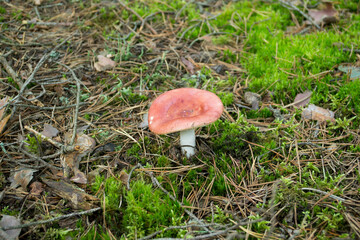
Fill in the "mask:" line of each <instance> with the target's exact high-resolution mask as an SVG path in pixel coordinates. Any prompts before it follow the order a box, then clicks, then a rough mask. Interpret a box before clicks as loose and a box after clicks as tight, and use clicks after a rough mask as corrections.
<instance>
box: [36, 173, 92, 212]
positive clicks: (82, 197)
mask: <svg viewBox="0 0 360 240" xmlns="http://www.w3.org/2000/svg"><path fill="white" fill-rule="evenodd" d="M41 180H42V181H43V182H44V183H45V184H46V185H48V186H49V187H50V188H51V191H53V192H54V193H55V194H56V195H58V196H60V197H61V198H63V199H66V200H69V201H70V203H71V205H72V206H73V208H75V209H84V210H89V209H92V208H94V207H95V204H94V201H98V198H96V197H94V196H92V195H90V194H87V193H86V192H85V191H84V190H83V189H81V188H79V187H77V186H76V185H74V184H71V183H67V182H65V181H53V180H49V179H46V178H42V179H41Z"/></svg>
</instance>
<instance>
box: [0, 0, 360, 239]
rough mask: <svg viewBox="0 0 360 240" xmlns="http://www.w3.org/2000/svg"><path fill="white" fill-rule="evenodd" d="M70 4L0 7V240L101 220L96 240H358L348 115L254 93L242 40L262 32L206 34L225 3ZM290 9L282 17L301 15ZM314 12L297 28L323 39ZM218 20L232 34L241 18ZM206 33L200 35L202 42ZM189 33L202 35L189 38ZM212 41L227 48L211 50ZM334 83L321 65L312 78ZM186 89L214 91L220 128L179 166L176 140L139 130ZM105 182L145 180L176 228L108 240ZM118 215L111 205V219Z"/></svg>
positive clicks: (267, 91)
mask: <svg viewBox="0 0 360 240" xmlns="http://www.w3.org/2000/svg"><path fill="white" fill-rule="evenodd" d="M35 2H36V1H35ZM80 2H81V3H80ZM80 2H78V1H73V2H67V1H43V2H41V4H39V5H35V4H34V2H33V1H26V2H25V3H23V1H4V2H2V3H1V4H0V6H1V7H2V9H4V11H5V12H3V13H2V15H1V17H2V20H1V22H0V46H1V48H0V85H1V92H0V96H1V99H2V100H1V102H0V106H1V110H0V119H1V122H0V132H1V135H0V141H1V142H0V147H1V150H2V152H1V154H0V172H1V175H0V189H1V194H0V203H1V211H2V214H3V215H4V216H6V218H5V220H4V223H0V226H1V228H0V238H3V239H12V238H16V237H18V236H19V238H20V239H40V238H41V237H44V238H52V237H53V239H54V238H55V237H54V236H55V235H54V236H53V235H51V236H49V235H47V234H46V232H47V231H50V230H49V229H75V230H73V231H77V230H78V229H79V228H78V227H77V226H76V223H77V222H79V219H80V220H81V224H82V225H83V227H84V229H83V231H80V230H79V231H78V233H77V235H76V234H75V235H72V236H73V237H77V238H79V239H80V237H84V239H87V238H85V236H86V234H87V232H90V231H92V229H93V227H94V226H97V225H101V226H102V232H103V233H106V234H107V235H106V237H104V236H103V235H101V237H100V235H98V236H99V238H98V239H101V238H103V239H118V238H120V237H122V238H124V239H127V238H129V239H133V238H139V237H143V238H142V239H152V238H156V236H157V235H158V234H163V233H164V232H170V231H174V230H179V229H180V230H181V229H185V230H186V231H187V232H186V233H187V235H188V236H190V237H192V239H210V238H219V239H225V238H226V239H236V238H253V239H256V238H264V239H302V238H303V239H315V238H316V236H317V235H321V236H323V237H324V238H325V237H327V238H339V237H340V236H342V234H348V235H346V236H345V237H347V239H355V238H357V237H360V220H359V217H360V215H359V212H360V199H359V176H360V175H359V171H360V165H359V164H360V163H359V151H358V150H357V149H358V146H359V139H360V138H359V130H358V127H356V126H357V124H356V123H354V124H353V123H352V122H351V121H350V120H349V119H351V117H354V116H357V114H358V112H356V110H354V109H352V110H349V111H347V112H346V113H344V114H343V113H342V110H340V109H339V111H336V112H335V113H334V112H333V111H331V110H329V109H330V106H329V104H326V103H325V104H323V105H322V107H323V108H322V107H318V106H316V105H314V104H310V105H308V104H309V101H310V98H311V94H312V92H311V91H298V93H300V94H301V95H297V97H296V98H294V97H291V98H290V97H289V98H287V99H281V100H279V99H277V100H275V98H274V96H273V92H272V90H271V87H272V86H273V84H270V85H266V86H265V85H264V87H263V88H261V89H258V91H257V93H254V92H252V91H253V89H251V88H250V89H249V82H250V81H251V79H250V77H249V76H250V74H249V72H248V70H247V69H246V68H245V67H244V66H243V65H241V64H240V61H239V59H238V57H239V56H244V58H246V57H245V56H247V55H246V54H247V52H251V51H252V49H251V47H248V46H247V45H246V41H247V37H248V36H249V35H250V34H251V31H255V30H254V28H255V27H256V25H258V24H260V23H261V21H256V22H254V23H253V25H250V26H249V28H248V29H247V31H249V32H246V31H245V32H244V33H243V34H242V35H238V36H234V33H228V32H222V31H221V30H219V29H217V27H216V26H215V25H213V24H212V23H211V20H213V19H216V18H217V17H218V16H219V14H220V13H219V12H220V11H221V9H222V7H224V6H225V5H226V4H230V3H223V2H222V1H217V2H216V4H215V5H214V6H205V5H202V4H203V3H202V2H199V3H194V1H190V2H188V3H186V4H184V5H183V6H182V8H178V9H175V8H174V7H173V6H172V5H170V3H165V2H164V3H162V2H161V1H159V2H160V3H162V4H164V5H169V6H167V7H168V8H169V9H172V10H171V11H170V10H167V11H165V10H161V9H160V8H159V9H158V10H156V11H153V10H152V11H151V12H148V13H147V14H143V15H139V13H138V12H137V11H136V9H138V8H139V7H138V6H137V5H136V4H132V3H123V2H121V1H118V2H111V1H104V2H102V1H94V2H93V1H91V3H83V2H82V1H80ZM282 2H283V1H280V3H282ZM139 4H140V5H142V4H143V5H144V6H147V7H149V6H148V5H147V3H146V1H145V2H141V3H139ZM192 4H195V9H197V11H201V7H204V6H205V7H206V8H207V9H208V10H209V12H211V13H212V14H211V15H206V14H207V13H208V12H207V11H206V12H203V13H202V14H201V18H199V19H188V18H189V17H188V15H187V14H188V12H187V14H184V11H187V8H188V7H189V6H190V5H192ZM264 4H270V3H264ZM271 4H275V3H271ZM135 5H136V6H135ZM280 5H281V4H280ZM283 6H284V5H283ZM293 6H294V5H293V3H291V5H289V3H287V4H285V9H288V11H291V14H292V17H293V18H296V16H297V17H299V16H298V15H294V14H299V13H298V12H297V11H296V9H295V10H294V8H293ZM327 6H328V5H327ZM134 9H135V10H134ZM330 10H331V13H332V11H334V9H333V8H330V7H329V8H328V9H327V10H326V9H325V10H324V11H327V12H326V13H327V14H328V15H329V14H330V13H328V12H329V11H330ZM319 12H320V13H321V11H320V10H319V11H315V10H312V13H313V14H317V15H316V19H315V20H316V21H315V22H313V23H311V22H310V24H309V23H305V22H304V24H303V25H301V26H300V24H299V23H298V22H297V24H298V25H299V26H297V27H298V28H297V30H296V31H295V32H293V33H294V34H298V33H299V32H300V31H303V30H304V29H305V30H304V31H303V32H302V33H301V34H305V33H306V32H311V31H313V32H316V31H318V30H319V29H324V22H321V19H322V18H321V16H318V15H319V14H320V13H319ZM251 14H259V15H261V14H263V13H261V12H257V10H253V11H252V12H251ZM302 14H306V13H300V16H301V15H302ZM337 14H338V13H337ZM337 14H336V16H335V15H334V14H333V15H334V16H333V15H331V14H330V15H331V17H334V18H335V17H338V15H337ZM124 16H126V18H125V17H124ZM306 16H308V15H307V14H306ZM249 18H250V16H249ZM310 19H311V18H310ZM266 21H267V20H266ZM228 24H229V26H232V27H233V28H234V29H235V30H236V29H237V28H239V27H238V25H237V22H236V14H233V15H232V16H231V21H229V22H228ZM306 24H309V25H306ZM305 26H306V27H305ZM203 28H206V29H210V30H211V31H210V33H207V34H201V29H203ZM194 29H200V30H198V32H199V34H198V36H197V37H191V36H189V35H187V34H190V33H191V32H192V31H194ZM269 31H270V30H269ZM324 31H325V30H324ZM270 33H271V32H270ZM214 36H229V39H228V40H226V41H225V42H224V43H222V44H214V42H213V41H212V37H214ZM264 42H266V40H264ZM355 50H356V49H353V50H351V52H354V51H355ZM224 52H230V53H231V54H229V55H231V56H230V57H229V58H230V60H229V59H227V58H226V56H225V57H224V54H223V53H224ZM276 54H277V52H276ZM275 59H276V61H282V60H281V59H280V57H279V58H277V55H276V56H275ZM304 62H306V60H304ZM294 64H295V63H294ZM292 71H293V70H292V69H283V70H282V72H285V73H286V74H287V76H288V77H289V79H290V80H291V79H292V78H294V77H296V76H297V75H294V73H292ZM345 72H346V71H345ZM342 74H344V72H341V71H332V70H331V71H330V70H328V71H323V72H320V73H314V74H313V75H311V76H309V78H313V79H316V81H321V80H322V79H325V76H329V75H331V76H332V77H334V78H335V77H339V76H342ZM229 79H233V82H231V84H228V81H229ZM275 83H276V82H275ZM275 83H274V84H275ZM332 84H333V85H332ZM344 84H345V83H344ZM326 85H327V86H329V88H331V89H335V88H339V86H337V85H336V84H334V83H332V82H331V83H330V84H328V83H326ZM181 87H195V88H199V89H207V90H210V91H213V92H215V93H216V94H218V95H220V96H221V99H222V101H223V103H224V105H225V110H224V113H223V114H222V117H221V120H220V121H218V122H217V123H216V124H214V125H213V126H210V127H206V128H203V129H199V130H198V131H197V136H199V137H198V139H197V145H198V149H197V150H198V153H197V155H196V156H194V157H193V158H192V159H190V160H188V159H186V158H184V157H183V156H181V153H180V146H179V139H178V136H177V135H176V134H170V135H168V136H157V135H154V134H152V133H151V132H150V131H149V130H148V129H147V128H146V125H143V124H142V122H143V115H144V114H145V113H146V112H147V110H148V108H149V106H150V104H151V102H152V101H153V99H155V97H156V96H158V95H159V94H160V93H162V92H164V91H167V90H171V89H175V88H181ZM315 89H316V88H315ZM297 90H299V89H297ZM314 91H315V90H314ZM249 93H250V94H249ZM286 94H288V93H286ZM280 95H281V94H280ZM287 96H291V94H290V93H289V94H288V95H287ZM229 97H230V98H231V100H229V101H228V102H226V101H227V100H228V98H229ZM347 100H348V101H352V97H348V98H345V100H344V101H343V102H346V101H347ZM307 105H308V107H307V108H305V106H307ZM294 106H296V107H304V109H305V110H304V111H303V110H301V109H298V108H295V107H294ZM262 111H263V112H262ZM351 111H352V112H351ZM245 114H248V115H245ZM345 114H346V115H345ZM336 116H337V118H336ZM339 116H340V120H341V119H344V116H345V120H342V121H340V122H339V121H337V120H336V119H339ZM346 117H347V118H346ZM356 121H358V119H357V120H356ZM331 122H333V123H331ZM331 127H332V128H331ZM162 157H163V158H162ZM159 159H165V160H164V161H166V164H162V163H161V164H160V160H159ZM161 161H162V160H161ZM140 163H141V164H140ZM100 175H101V176H104V177H105V179H106V178H110V177H114V178H115V179H116V180H118V181H119V182H121V183H122V184H123V186H124V189H127V190H130V189H131V182H132V181H135V180H134V179H145V181H147V182H148V183H151V184H153V188H154V189H159V190H161V192H162V193H163V194H164V196H168V197H169V198H170V199H171V200H172V201H173V202H174V203H176V204H178V205H179V206H180V207H181V209H182V210H181V211H183V213H182V214H181V216H182V217H183V220H182V222H181V224H179V225H178V226H170V225H168V226H162V227H163V228H161V229H160V230H158V231H154V232H152V233H151V234H147V235H146V236H143V235H139V236H131V235H126V234H125V233H123V234H119V233H118V232H117V231H118V230H114V229H112V228H111V226H112V223H111V222H109V220H108V219H109V218H107V214H108V212H107V211H110V213H109V214H110V215H111V214H113V212H111V210H108V209H106V207H105V205H106V204H105V200H104V199H105V194H104V192H105V190H104V189H105V187H104V186H105V180H104V183H102V185H101V186H100V187H99V189H98V190H97V192H94V190H93V189H92V187H91V184H93V183H94V182H95V181H96V180H95V179H96V177H97V176H100ZM192 175H194V176H195V177H192V178H190V176H192ZM174 176H176V177H174ZM189 180H196V181H198V182H188V181H189ZM174 184H176V185H174ZM125 187H126V188H125ZM121 194H124V193H121ZM121 194H120V195H121ZM164 198H165V197H164ZM126 204H128V203H127V202H126V201H125V196H124V195H121V199H119V209H120V210H119V212H120V213H119V216H120V218H121V217H122V216H123V215H124V212H123V208H126ZM217 208H219V209H220V210H219V211H217V210H216V209H217ZM318 209H320V210H318ZM319 211H320V212H321V214H320V213H318V212H319ZM59 214H61V216H59ZM337 214H338V215H337ZM10 215H11V216H15V217H16V218H14V219H12V218H11V219H10V217H11V216H10ZM334 216H336V217H337V218H336V217H334ZM221 217H222V219H221V220H218V219H217V218H221ZM214 219H215V220H214ZM118 224H120V223H118ZM331 224H333V225H331ZM11 229H21V233H20V232H18V231H15V232H14V231H12V232H11V231H10V230H11ZM115 232H116V233H115ZM95 233H96V230H95ZM19 234H20V235H19ZM99 234H100V233H99ZM65 235H66V234H64V236H65ZM95 235H96V234H95ZM173 236H177V235H176V234H174V235H173ZM58 238H59V239H62V238H60V237H58ZM174 239H176V238H174ZM181 239H182V238H181Z"/></svg>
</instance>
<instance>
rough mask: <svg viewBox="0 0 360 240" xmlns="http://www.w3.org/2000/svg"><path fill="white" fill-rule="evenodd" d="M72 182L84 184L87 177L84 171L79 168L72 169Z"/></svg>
mask: <svg viewBox="0 0 360 240" xmlns="http://www.w3.org/2000/svg"><path fill="white" fill-rule="evenodd" d="M70 180H71V181H73V182H74V183H80V184H86V183H87V178H86V176H85V173H83V172H81V171H80V170H79V169H74V176H73V177H72V178H70Z"/></svg>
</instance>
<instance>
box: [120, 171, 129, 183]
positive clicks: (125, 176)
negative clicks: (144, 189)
mask: <svg viewBox="0 0 360 240" xmlns="http://www.w3.org/2000/svg"><path fill="white" fill-rule="evenodd" d="M128 180H129V174H127V173H126V172H125V170H122V171H121V172H120V181H121V182H122V183H123V184H124V185H126V184H127V182H128Z"/></svg>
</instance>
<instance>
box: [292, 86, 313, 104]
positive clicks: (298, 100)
mask: <svg viewBox="0 0 360 240" xmlns="http://www.w3.org/2000/svg"><path fill="white" fill-rule="evenodd" d="M311 94H312V91H309V90H306V91H305V92H303V93H299V94H298V95H296V97H295V99H294V106H296V107H304V106H306V105H307V104H309V102H310V97H311Z"/></svg>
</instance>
